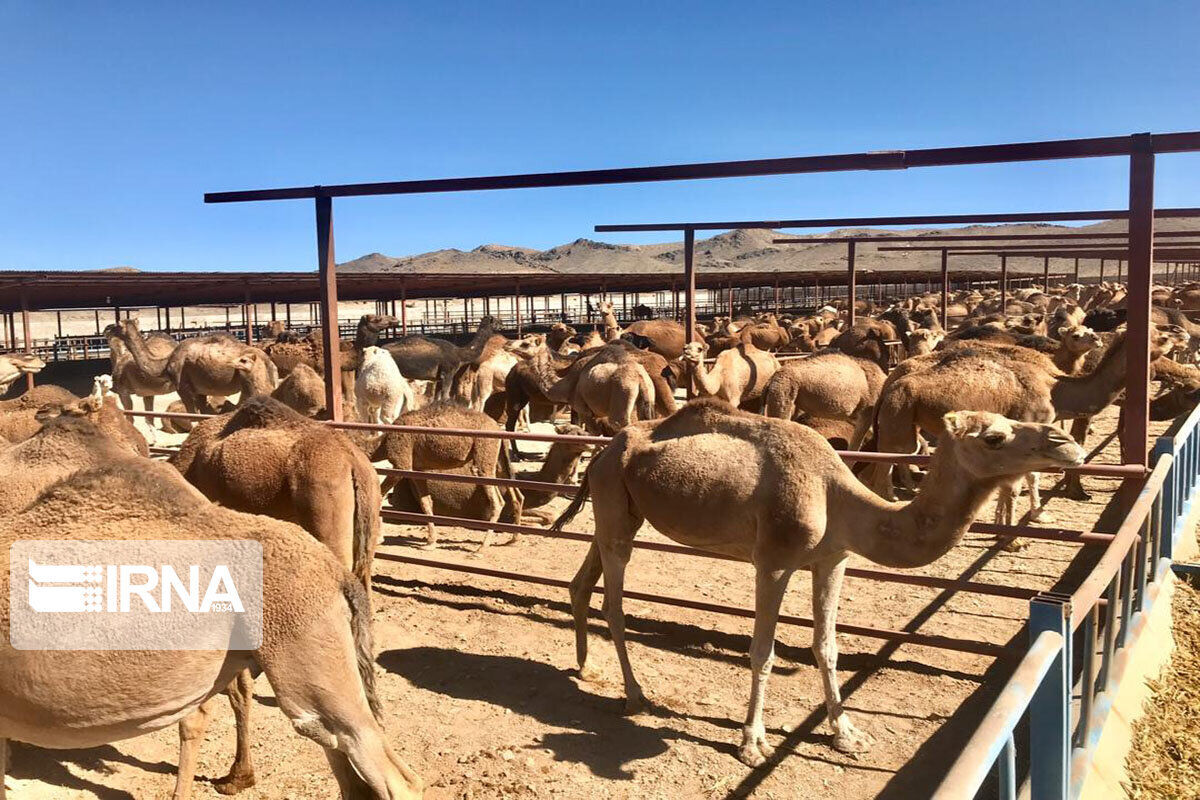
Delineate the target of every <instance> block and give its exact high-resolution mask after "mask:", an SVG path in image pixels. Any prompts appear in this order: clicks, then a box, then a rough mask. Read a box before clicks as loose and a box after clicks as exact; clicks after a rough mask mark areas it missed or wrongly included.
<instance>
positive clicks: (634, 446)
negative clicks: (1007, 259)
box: [553, 398, 1083, 766]
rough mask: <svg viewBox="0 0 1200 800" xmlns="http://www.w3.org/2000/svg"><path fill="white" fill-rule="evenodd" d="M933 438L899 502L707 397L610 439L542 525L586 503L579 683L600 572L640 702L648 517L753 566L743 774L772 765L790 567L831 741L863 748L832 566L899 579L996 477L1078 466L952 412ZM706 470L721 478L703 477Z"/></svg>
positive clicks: (782, 426) (951, 530) (812, 440)
mask: <svg viewBox="0 0 1200 800" xmlns="http://www.w3.org/2000/svg"><path fill="white" fill-rule="evenodd" d="M941 427H942V429H943V431H944V433H943V436H942V438H941V441H940V446H939V447H938V449H937V453H936V454H935V456H934V459H933V462H932V464H931V465H930V472H929V478H928V484H927V486H928V487H929V490H928V491H923V492H922V493H921V494H919V495H918V496H917V498H916V499H915V500H914V501H913V502H911V503H908V504H898V503H889V502H886V501H884V500H881V499H880V498H879V497H878V496H876V495H874V494H872V493H871V492H870V491H869V490H868V489H867V488H866V487H864V486H863V485H862V484H861V483H860V482H859V481H858V479H857V478H855V476H854V474H853V473H852V472H851V471H850V469H849V468H848V467H847V466H846V465H845V464H844V463H842V460H841V459H840V458H839V457H838V456H837V454H836V453H835V452H834V451H833V448H831V447H830V446H829V444H828V443H827V442H826V441H825V440H824V439H822V438H821V437H820V435H818V434H817V433H816V432H814V431H812V430H809V429H808V428H805V427H804V426H802V425H796V424H795V423H793V422H790V421H788V420H778V419H770V418H764V417H760V416H756V415H753V414H750V413H748V412H745V411H738V410H736V409H734V408H733V407H732V406H730V405H728V404H727V403H724V402H723V401H720V400H715V399H711V398H708V399H704V400H699V401H695V402H692V403H689V404H688V405H687V406H685V407H684V408H683V409H682V410H680V411H679V412H677V413H676V414H674V415H672V416H671V417H669V418H667V419H665V420H656V421H652V422H641V423H637V424H635V425H631V426H630V427H628V428H626V429H625V430H624V431H622V432H621V433H619V434H618V435H617V436H616V438H614V439H613V441H612V443H611V444H609V446H608V447H606V448H605V449H604V450H602V451H601V452H600V453H599V454H598V455H597V456H596V458H595V459H594V460H593V461H592V463H591V465H590V466H589V468H588V470H587V474H586V476H585V478H584V481H583V484H582V485H581V487H580V491H579V494H578V495H577V496H576V498H575V499H574V500H573V501H572V502H571V504H570V506H568V508H567V509H566V511H565V512H564V513H563V515H562V516H561V517H560V518H559V519H558V521H556V522H555V523H554V525H553V528H554V529H556V530H561V529H562V527H563V525H564V524H566V523H567V522H569V521H570V520H571V519H572V518H573V517H574V516H575V515H576V514H577V513H578V512H579V510H580V509H581V508H582V507H583V504H584V502H585V501H586V499H587V496H588V495H589V494H590V495H591V496H592V509H593V513H594V514H595V519H596V533H595V538H594V541H593V543H592V545H591V547H590V549H589V550H588V554H587V557H586V558H585V559H584V562H583V564H582V566H580V568H579V571H578V573H576V575H575V578H574V580H572V581H571V607H572V611H573V613H574V618H575V642H576V655H577V657H578V662H579V670H580V674H581V676H584V677H585V678H586V677H591V675H592V672H591V670H589V668H588V664H587V651H588V641H587V639H588V612H589V600H590V597H591V593H592V589H593V587H595V585H596V582H597V581H598V580H599V578H600V577H601V575H603V577H604V612H603V613H604V617H605V619H606V620H607V621H608V627H609V631H610V633H611V634H612V639H613V644H614V645H615V646H616V650H617V657H618V659H619V661H620V664H621V673H622V676H623V679H624V684H625V697H626V708H627V711H629V712H636V711H638V710H639V709H641V708H642V706H643V704H644V695H643V693H642V688H641V686H639V684H638V682H637V679H636V678H635V677H634V675H633V670H632V668H631V666H630V662H629V654H628V652H627V650H626V646H625V614H624V611H623V610H622V603H621V600H622V593H623V584H624V576H625V566H626V564H627V563H628V561H629V557H630V554H631V552H632V549H633V538H634V536H635V535H636V534H637V531H638V529H639V528H640V527H641V525H642V522H643V521H648V522H649V523H650V524H651V525H653V526H654V528H655V529H656V530H658V531H659V532H661V533H663V534H665V535H667V536H669V537H670V538H672V539H674V540H675V541H677V542H680V543H682V544H685V545H690V546H692V547H698V548H701V549H704V550H709V551H712V552H715V553H720V554H722V555H725V556H729V557H732V558H735V559H738V560H741V561H746V562H749V563H752V564H753V565H754V568H755V572H756V580H755V621H754V637H753V641H752V643H751V645H750V664H751V690H750V704H749V709H748V712H747V715H746V725H745V727H744V728H743V730H742V744H741V747H740V748H739V751H738V757H739V759H741V760H742V761H743V762H744V763H746V764H748V765H750V766H758V765H760V764H762V763H763V762H764V761H765V760H766V759H767V758H769V757H770V756H771V755H772V748H771V746H770V745H768V744H767V737H766V730H765V728H764V725H763V713H762V712H763V705H764V702H765V699H766V683H767V678H768V676H769V675H770V671H771V664H772V661H773V658H774V638H775V626H776V623H777V621H778V618H779V609H780V605H781V604H782V601H783V595H784V592H785V591H786V589H787V584H788V581H789V580H790V579H791V576H792V573H793V572H794V571H795V570H797V569H802V568H804V569H809V570H811V571H812V576H813V577H812V579H813V592H812V596H813V619H814V627H813V654H814V656H815V657H816V662H817V667H818V669H819V670H820V673H821V678H822V682H823V684H824V689H825V707H826V713H827V715H828V720H829V723H830V726H831V727H832V728H833V731H834V736H833V745H834V747H835V748H837V749H838V750H842V751H846V752H854V751H859V750H863V749H865V748H866V747H867V746H868V745H869V742H870V739H869V737H867V736H866V735H864V734H862V733H860V732H859V731H858V729H857V728H855V726H854V725H853V723H852V722H851V721H850V719H849V717H848V716H847V714H846V713H845V711H844V709H843V707H842V702H841V697H840V693H839V690H838V679H837V673H836V669H837V638H836V635H835V631H834V626H835V622H836V619H837V607H838V593H839V591H840V589H841V583H842V576H843V575H844V572H845V567H846V561H847V556H848V555H849V554H851V553H853V554H857V555H860V556H862V557H864V558H867V559H870V560H871V561H874V562H876V563H878V564H882V565H885V566H889V567H899V568H911V567H918V566H923V565H925V564H929V563H932V562H933V561H935V560H937V559H938V558H940V557H941V556H943V555H944V554H945V553H946V552H948V551H949V550H950V549H951V548H952V547H953V546H954V545H955V544H957V543H958V542H959V541H960V540H961V538H962V536H963V534H964V532H965V531H966V529H967V527H968V526H969V525H970V524H971V522H972V520H973V519H974V518H975V515H976V514H977V513H978V511H979V509H980V507H981V506H982V505H983V503H984V502H985V501H986V500H987V498H988V497H989V496H990V495H991V494H992V492H993V491H995V489H996V487H997V486H998V485H999V484H1000V483H1001V482H1004V481H1007V480H1011V479H1012V477H1013V476H1016V475H1023V474H1025V473H1027V472H1031V471H1033V470H1039V469H1051V468H1057V467H1063V466H1070V465H1076V464H1079V463H1080V462H1081V461H1082V460H1083V452H1082V450H1081V449H1080V447H1079V446H1078V445H1077V444H1075V443H1074V442H1073V441H1071V440H1070V439H1069V438H1067V436H1066V435H1065V434H1063V433H1061V432H1060V431H1058V430H1056V429H1055V428H1053V427H1051V426H1049V425H1041V424H1035V423H1022V422H1015V421H1013V420H1008V419H1005V418H1003V417H1001V416H999V415H996V414H987V413H976V412H958V413H953V414H948V415H947V416H946V419H945V420H944V422H943V424H942V426H941ZM716 463H720V464H723V465H725V468H723V469H719V470H714V469H713V468H712V465H713V464H716Z"/></svg>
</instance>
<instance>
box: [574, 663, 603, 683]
mask: <svg viewBox="0 0 1200 800" xmlns="http://www.w3.org/2000/svg"><path fill="white" fill-rule="evenodd" d="M602 675H603V673H601V672H600V670H598V669H596V668H595V667H593V666H591V665H590V664H584V665H583V666H581V667H580V668H579V680H581V681H586V682H587V683H598V682H599V681H600V678H601V677H602Z"/></svg>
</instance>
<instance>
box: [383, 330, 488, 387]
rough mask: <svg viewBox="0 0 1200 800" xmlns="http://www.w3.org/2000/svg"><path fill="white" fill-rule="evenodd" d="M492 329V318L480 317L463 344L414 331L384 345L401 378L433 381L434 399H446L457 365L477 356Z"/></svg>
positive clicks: (466, 362) (471, 360)
mask: <svg viewBox="0 0 1200 800" xmlns="http://www.w3.org/2000/svg"><path fill="white" fill-rule="evenodd" d="M495 330H496V320H495V319H493V318H492V317H484V318H483V319H482V320H480V322H479V329H478V330H477V331H476V332H475V336H474V338H472V339H471V342H470V343H469V344H468V345H467V346H466V347H459V346H458V345H456V344H454V343H453V342H448V341H446V340H445V339H435V338H434V337H432V336H423V335H421V334H416V333H414V334H409V335H408V336H403V337H401V338H399V339H397V340H395V341H393V342H388V343H387V344H386V345H384V347H385V348H386V349H387V351H388V352H389V353H391V354H392V358H394V359H395V360H396V365H397V366H398V367H399V368H400V373H401V374H402V375H403V376H404V377H405V378H408V379H409V380H423V381H436V382H437V397H438V399H439V400H448V399H449V398H450V392H451V389H452V388H453V381H454V376H455V374H456V373H457V372H458V370H459V368H460V367H462V366H463V365H464V364H469V363H471V362H473V361H474V360H475V359H477V358H478V357H479V355H480V354H481V353H482V352H483V349H484V347H485V345H486V344H487V342H488V339H490V338H491V336H492V334H493V333H495Z"/></svg>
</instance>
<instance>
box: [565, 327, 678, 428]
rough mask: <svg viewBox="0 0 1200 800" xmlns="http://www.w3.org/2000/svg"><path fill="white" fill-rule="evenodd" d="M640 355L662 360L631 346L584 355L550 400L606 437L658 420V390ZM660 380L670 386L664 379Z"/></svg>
mask: <svg viewBox="0 0 1200 800" xmlns="http://www.w3.org/2000/svg"><path fill="white" fill-rule="evenodd" d="M638 352H641V353H642V355H644V356H651V357H653V358H655V359H661V358H662V357H661V356H659V355H657V354H654V353H645V352H644V351H637V349H636V348H634V347H633V346H632V345H629V344H628V343H627V342H614V343H612V344H609V345H606V346H605V347H602V348H600V349H599V350H595V351H593V352H591V353H583V354H581V355H580V357H579V358H577V359H576V360H575V363H573V364H572V365H571V366H570V367H569V368H568V369H567V371H566V374H565V375H564V376H563V377H562V378H561V379H560V380H559V381H558V382H557V383H555V384H554V385H553V386H551V387H550V388H549V389H548V390H547V393H546V396H547V397H548V398H549V399H550V400H552V401H554V402H565V403H568V404H570V406H571V409H572V411H574V412H575V414H577V415H578V416H579V418H580V419H581V420H583V422H584V426H585V427H586V428H588V429H589V430H591V431H593V432H598V433H602V434H610V433H613V432H615V431H618V430H620V429H621V428H623V427H625V426H626V425H628V424H629V423H630V422H633V421H634V420H637V419H651V418H653V417H654V416H655V400H656V397H657V393H656V389H657V387H656V385H655V382H654V381H653V380H652V379H651V378H650V374H649V373H648V372H647V370H646V368H645V367H644V366H643V364H642V359H641V357H639V355H637V353H638ZM660 380H662V383H666V381H665V379H661V376H660ZM667 391H670V390H669V389H668V390H667ZM671 404H672V405H674V398H672V399H671Z"/></svg>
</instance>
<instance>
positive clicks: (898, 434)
mask: <svg viewBox="0 0 1200 800" xmlns="http://www.w3.org/2000/svg"><path fill="white" fill-rule="evenodd" d="M1151 344H1152V358H1157V357H1159V356H1161V355H1162V353H1163V352H1164V350H1163V348H1164V347H1165V348H1167V349H1169V348H1170V342H1169V341H1168V339H1167V337H1165V336H1162V335H1159V336H1157V337H1152V342H1151ZM932 356H933V357H932V358H931V357H930V356H924V357H922V358H920V359H910V360H909V361H907V362H904V365H911V366H909V367H908V368H907V369H906V370H905V371H903V372H902V373H901V374H899V376H898V377H896V376H889V378H888V380H887V381H886V382H885V384H884V386H883V389H882V390H881V392H880V396H879V402H878V404H877V406H876V410H875V431H876V436H877V438H878V449H879V451H880V452H888V453H913V452H916V449H917V443H918V437H917V431H918V430H922V431H924V432H926V433H927V434H930V435H936V434H939V433H940V432H941V421H942V418H943V416H944V415H945V414H946V413H948V412H949V411H950V410H958V409H964V408H966V409H971V410H977V411H990V412H993V413H997V414H1003V415H1005V416H1008V417H1011V418H1013V419H1023V420H1030V421H1038V422H1046V423H1049V422H1053V421H1054V420H1056V419H1076V418H1078V417H1090V416H1092V415H1094V414H1097V413H1099V412H1100V411H1101V410H1103V409H1104V408H1105V407H1107V406H1108V405H1109V404H1111V403H1112V402H1113V401H1114V400H1115V399H1116V398H1117V396H1118V395H1119V394H1120V393H1121V392H1122V391H1123V390H1124V388H1125V339H1124V335H1121V336H1119V337H1118V338H1117V340H1116V341H1114V343H1113V344H1112V345H1111V346H1110V347H1109V348H1108V350H1107V352H1106V353H1105V354H1104V358H1103V359H1102V360H1101V362H1100V364H1099V366H1097V367H1096V369H1095V370H1094V371H1092V372H1090V373H1087V374H1085V375H1079V376H1072V375H1065V374H1063V373H1062V372H1061V371H1060V370H1058V369H1057V368H1055V367H1054V365H1053V363H1051V362H1050V361H1049V359H1047V358H1046V357H1045V356H1043V355H1040V354H1038V353H1036V352H1033V351H1029V350H1026V349H1025V348H1021V347H1012V346H1003V345H1000V346H997V345H986V346H982V347H980V346H977V347H959V348H955V349H953V350H948V351H944V352H942V353H940V354H939V353H934V354H932ZM925 359H930V360H929V361H926V360H925ZM913 362H917V363H913ZM904 365H902V366H904ZM873 469H874V477H873V479H872V481H871V484H872V486H873V487H874V488H875V490H876V491H878V492H879V493H880V494H881V495H883V496H884V497H886V498H888V499H891V498H892V497H893V491H892V485H891V473H892V465H891V464H884V463H880V464H875V465H873ZM905 474H906V473H905V472H901V475H905ZM1031 488H1034V487H1031ZM1034 502H1036V491H1034V492H1032V493H1031V503H1034Z"/></svg>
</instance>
